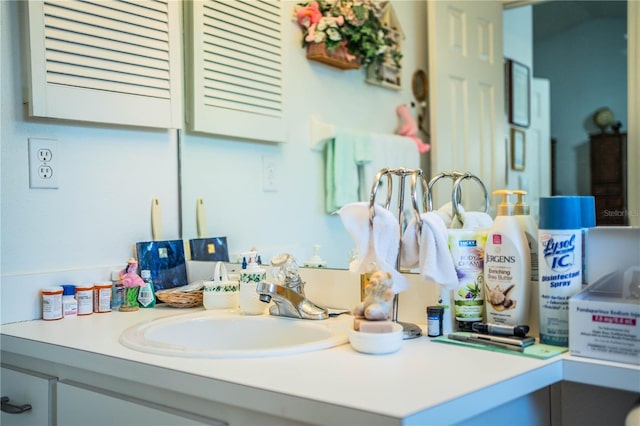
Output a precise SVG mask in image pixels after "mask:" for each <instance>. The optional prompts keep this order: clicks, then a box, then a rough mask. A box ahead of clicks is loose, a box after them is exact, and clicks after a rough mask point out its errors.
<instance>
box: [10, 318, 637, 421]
mask: <svg viewBox="0 0 640 426" xmlns="http://www.w3.org/2000/svg"><path fill="white" fill-rule="evenodd" d="M200 309H201V308H196V309H172V308H166V307H156V308H155V309H141V310H139V311H136V312H126V313H125V312H111V313H106V314H93V315H90V316H86V317H79V318H77V319H64V320H60V321H40V320H36V321H28V322H21V323H13V324H3V325H2V326H1V332H2V341H1V343H2V345H1V347H2V350H3V351H4V352H6V353H10V354H18V355H20V356H29V357H32V358H36V359H41V360H45V361H50V362H53V363H58V364H62V365H69V366H72V367H75V368H85V369H88V370H91V371H95V372H98V373H102V374H106V375H110V376H114V377H118V378H123V379H130V378H131V377H130V374H125V371H126V370H127V369H126V368H123V366H132V365H135V367H136V371H137V374H136V377H137V378H138V379H139V380H140V381H141V382H142V383H149V381H150V380H153V383H154V384H155V385H156V386H161V387H167V388H170V389H173V390H175V391H176V392H181V393H185V394H187V395H197V396H200V397H207V396H208V395H211V399H212V400H215V401H217V402H221V403H225V404H231V405H236V406H240V407H247V406H248V405H247V401H251V403H250V406H251V408H253V409H254V410H257V411H262V412H265V413H269V414H273V415H278V416H285V417H289V418H292V419H295V420H300V421H304V420H307V421H309V412H314V413H316V414H317V415H321V416H322V417H321V418H322V422H323V423H342V424H345V423H368V424H373V423H388V422H391V420H393V421H394V422H398V421H400V420H402V421H403V422H404V423H405V424H420V423H424V421H425V420H427V419H428V421H429V422H430V423H455V422H457V421H461V420H464V419H466V418H469V417H472V416H474V415H476V414H478V413H481V412H484V411H486V410H489V409H491V408H493V407H496V406H498V405H501V404H503V403H505V402H508V401H511V400H513V399H515V398H518V397H521V396H523V395H527V394H529V393H531V392H534V391H536V390H538V389H540V388H543V387H545V386H548V385H551V384H553V383H556V382H559V381H561V380H563V379H566V380H572V381H578V382H581V383H589V384H595V385H600V386H607V387H615V388H618V389H623V390H630V391H640V366H633V365H628V364H619V363H611V362H604V361H597V360H589V359H586V358H577V357H571V356H569V355H563V356H558V357H555V358H551V359H549V360H538V359H534V358H527V357H523V356H519V355H515V354H513V355H511V354H503V353H497V352H491V351H484V350H478V349H473V348H466V347H459V346H455V345H448V344H442V343H437V342H433V341H431V340H430V339H429V338H428V337H426V336H423V337H420V338H417V339H413V340H407V341H405V342H404V345H403V347H402V349H401V350H400V351H398V352H396V353H394V354H389V355H377V356H376V355H365V354H361V353H358V352H355V351H354V350H353V349H352V348H351V347H350V345H348V344H346V345H342V346H338V347H335V348H331V349H326V350H320V351H315V352H308V353H303V354H298V355H291V356H280V357H267V358H245V359H201V358H176V357H169V356H162V355H154V354H149V353H142V352H138V351H135V350H132V349H129V348H127V347H125V346H123V345H121V344H120V343H119V342H118V338H119V336H120V334H121V333H122V331H123V330H124V329H126V328H128V327H130V326H132V325H134V324H136V323H139V322H143V321H147V320H151V319H154V318H160V317H164V316H167V315H180V314H185V313H192V312H194V311H198V310H200ZM327 321H332V320H331V319H330V320H327ZM131 363H136V364H131ZM137 363H141V364H137ZM157 368H161V369H163V370H162V374H158V372H159V371H158V370H157ZM239 401H240V402H241V403H239ZM311 410H312V411H311ZM312 421H313V420H312ZM316 421H318V420H316Z"/></svg>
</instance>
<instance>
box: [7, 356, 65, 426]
mask: <svg viewBox="0 0 640 426" xmlns="http://www.w3.org/2000/svg"><path fill="white" fill-rule="evenodd" d="M55 382H56V378H55V377H50V376H45V375H42V374H39V373H35V372H32V371H28V370H23V369H19V368H16V367H10V366H7V365H3V366H2V380H0V389H1V390H2V396H3V397H5V396H6V397H8V398H9V401H8V402H9V403H10V404H12V405H24V404H30V405H31V409H30V410H28V411H25V412H23V413H17V414H12V413H5V412H4V411H3V412H2V415H1V416H0V424H2V426H13V425H16V426H19V425H25V426H27V425H28V426H34V425H38V426H40V425H52V424H54V423H53V411H52V409H53V402H52V401H53V387H54V385H55Z"/></svg>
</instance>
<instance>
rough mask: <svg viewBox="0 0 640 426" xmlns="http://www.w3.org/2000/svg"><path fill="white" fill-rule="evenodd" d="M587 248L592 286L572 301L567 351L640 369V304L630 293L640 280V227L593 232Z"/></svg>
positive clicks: (590, 232) (588, 270) (590, 284)
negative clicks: (636, 366) (639, 366)
mask: <svg viewBox="0 0 640 426" xmlns="http://www.w3.org/2000/svg"><path fill="white" fill-rule="evenodd" d="M586 246H587V247H586V248H587V274H588V277H589V286H588V287H587V288H585V289H584V290H582V291H581V292H580V293H578V294H577V295H575V296H574V297H572V298H571V299H570V300H569V350H570V352H571V354H572V355H577V356H584V357H589V358H598V359H604V360H608V361H617V362H625V363H630V364H636V365H640V299H638V298H635V297H634V296H633V295H632V294H631V293H632V292H631V291H630V289H631V283H635V284H638V283H636V281H637V280H639V279H640V228H630V227H607V228H605V227H598V228H593V229H591V230H590V231H589V234H588V237H587V244H586ZM625 271H627V274H626V275H625Z"/></svg>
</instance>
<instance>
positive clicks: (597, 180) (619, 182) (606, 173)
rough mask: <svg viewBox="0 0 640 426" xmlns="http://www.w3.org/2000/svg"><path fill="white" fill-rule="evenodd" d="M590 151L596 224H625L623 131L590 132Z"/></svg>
mask: <svg viewBox="0 0 640 426" xmlns="http://www.w3.org/2000/svg"><path fill="white" fill-rule="evenodd" d="M590 154H591V194H592V195H594V196H595V200H596V225H598V226H601V225H627V223H628V215H627V134H626V133H597V134H593V135H591V137H590Z"/></svg>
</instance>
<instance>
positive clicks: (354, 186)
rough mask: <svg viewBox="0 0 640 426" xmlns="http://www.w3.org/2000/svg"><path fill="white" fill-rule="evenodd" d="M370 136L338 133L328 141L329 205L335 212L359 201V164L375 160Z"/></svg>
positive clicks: (326, 184)
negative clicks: (372, 156) (370, 144)
mask: <svg viewBox="0 0 640 426" xmlns="http://www.w3.org/2000/svg"><path fill="white" fill-rule="evenodd" d="M369 143H370V138H369V136H368V134H367V133H365V132H359V131H353V130H337V131H336V136H335V138H333V139H331V140H329V141H328V142H327V147H326V158H325V205H326V210H327V212H328V213H333V212H335V211H336V210H338V209H339V208H340V207H342V206H344V205H345V204H348V203H351V202H355V201H359V196H358V187H359V180H358V165H363V164H366V163H368V162H370V161H371V149H370V146H369Z"/></svg>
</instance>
